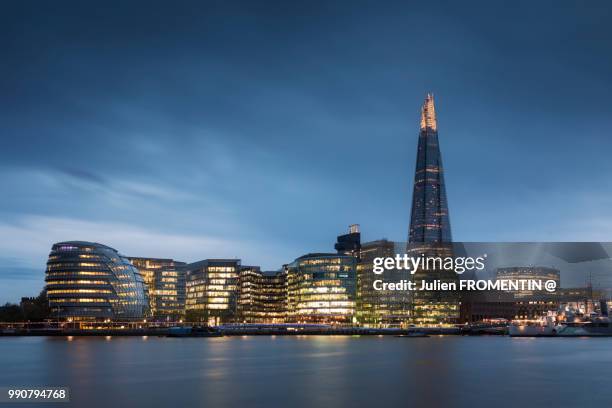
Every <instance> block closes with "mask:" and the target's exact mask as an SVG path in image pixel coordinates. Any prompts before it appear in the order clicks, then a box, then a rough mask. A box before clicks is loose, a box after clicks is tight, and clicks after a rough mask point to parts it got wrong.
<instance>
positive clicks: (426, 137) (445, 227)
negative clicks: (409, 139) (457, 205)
mask: <svg viewBox="0 0 612 408" xmlns="http://www.w3.org/2000/svg"><path fill="white" fill-rule="evenodd" d="M408 241H409V242H426V243H434V242H451V241H452V238H451V227H450V220H449V215H448V203H447V201H446V187H445V184H444V168H443V167H442V154H441V153H440V145H439V143H438V123H437V119H436V111H435V107H434V99H433V95H430V94H428V95H427V97H426V98H425V103H424V104H423V107H422V108H421V130H420V132H419V146H418V150H417V159H416V169H415V173H414V189H413V192H412V211H411V216H410V232H409V236H408Z"/></svg>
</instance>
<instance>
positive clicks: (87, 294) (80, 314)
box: [45, 241, 149, 321]
mask: <svg viewBox="0 0 612 408" xmlns="http://www.w3.org/2000/svg"><path fill="white" fill-rule="evenodd" d="M45 281H46V289H47V296H48V298H49V306H50V308H51V317H52V318H58V319H63V320H74V321H82V320H107V319H110V320H114V321H123V320H136V319H143V318H145V317H147V315H148V311H149V300H148V293H147V289H146V286H145V283H144V280H143V278H142V276H141V274H140V272H139V271H138V269H136V268H135V267H134V266H132V264H131V263H130V261H128V260H127V259H126V258H124V257H123V256H121V255H120V254H119V253H118V252H117V251H116V250H114V249H113V248H110V247H107V246H105V245H102V244H98V243H94V242H83V241H70V242H60V243H57V244H54V245H53V247H52V248H51V253H50V254H49V260H48V261H47V271H46V277H45Z"/></svg>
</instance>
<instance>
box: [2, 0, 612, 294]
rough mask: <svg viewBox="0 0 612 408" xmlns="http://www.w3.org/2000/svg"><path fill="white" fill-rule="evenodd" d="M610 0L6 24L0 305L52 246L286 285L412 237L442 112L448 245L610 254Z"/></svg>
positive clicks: (21, 18)
mask: <svg viewBox="0 0 612 408" xmlns="http://www.w3.org/2000/svg"><path fill="white" fill-rule="evenodd" d="M611 20H612V5H611V4H610V3H609V2H605V1H589V2H588V4H587V3H584V2H565V1H541V2H532V1H516V2H490V1H483V2H470V1H468V2H451V1H449V2H436V1H419V2H406V1H402V2H397V3H396V2H380V1H368V2H364V1H350V2H349V1H308V2H286V1H285V2H268V1H245V2H235V1H224V2H221V1H218V2H217V1H210V2H208V1H198V2H183V1H176V2H155V1H147V2H137V1H130V2H119V1H110V2H96V3H92V2H77V1H75V2H69V1H59V2H34V1H23V2H17V1H13V2H8V3H5V4H4V5H3V11H2V13H0V50H1V51H2V57H1V58H0V303H1V302H4V301H17V300H18V299H19V298H20V297H21V296H31V295H35V294H36V293H38V292H39V291H40V289H42V287H43V285H44V270H45V262H46V258H47V256H48V253H49V250H50V248H51V245H52V244H53V243H54V242H59V241H67V240H89V241H96V242H100V243H103V244H106V245H109V246H112V247H114V248H116V249H117V250H119V251H120V252H121V253H123V254H125V255H130V256H150V257H169V258H174V259H178V260H182V261H186V262H192V261H196V260H200V259H205V258H221V257H232V258H233V257H237V258H241V259H242V262H243V264H251V265H253V264H254V265H261V266H262V268H263V269H267V270H275V269H278V268H280V267H281V265H282V264H284V263H288V262H290V261H292V260H293V259H295V258H296V257H298V256H300V255H302V254H305V253H308V252H317V251H330V250H333V244H334V241H335V238H336V236H337V235H338V234H340V233H343V232H345V231H346V230H347V227H348V225H349V224H353V223H359V224H360V225H361V230H362V239H363V240H364V241H368V240H374V239H380V238H388V239H391V240H397V241H402V240H405V239H406V237H407V234H408V224H409V213H410V200H411V194H412V181H413V173H414V166H415V158H416V146H417V138H418V130H419V129H418V126H419V110H420V105H421V104H422V102H423V99H424V97H425V95H426V93H427V92H432V93H433V94H434V96H435V99H436V110H437V114H438V130H439V138H440V147H441V150H442V156H443V161H444V166H445V172H446V175H445V177H446V187H447V196H448V201H449V208H450V217H451V226H452V232H453V238H454V240H455V241H479V242H484V241H610V231H611V229H612V215H611V214H610V208H611V207H612V188H611V187H612V186H611V184H612V178H611V177H610V175H611V174H612V160H610V152H612V103H611V100H610V98H611V95H612V25H610V24H609V21H611Z"/></svg>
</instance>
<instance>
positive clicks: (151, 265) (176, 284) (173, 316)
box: [128, 257, 185, 321]
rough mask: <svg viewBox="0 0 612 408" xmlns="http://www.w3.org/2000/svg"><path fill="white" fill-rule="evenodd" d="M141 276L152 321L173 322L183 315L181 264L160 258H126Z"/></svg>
mask: <svg viewBox="0 0 612 408" xmlns="http://www.w3.org/2000/svg"><path fill="white" fill-rule="evenodd" d="M128 259H129V260H130V262H131V263H132V265H134V266H135V267H136V268H137V269H138V270H139V271H140V273H141V274H142V276H143V278H144V282H145V284H146V285H147V288H148V291H149V308H150V309H151V315H152V317H153V318H154V319H158V320H168V321H175V320H179V319H181V318H182V317H184V315H185V271H184V270H183V269H182V268H181V266H183V265H184V263H183V262H177V261H175V260H173V259H161V258H136V257H129V258H128Z"/></svg>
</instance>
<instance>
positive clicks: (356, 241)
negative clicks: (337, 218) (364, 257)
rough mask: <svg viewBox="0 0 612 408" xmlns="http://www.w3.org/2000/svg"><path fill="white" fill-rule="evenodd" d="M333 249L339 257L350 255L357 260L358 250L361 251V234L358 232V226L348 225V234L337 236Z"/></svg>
mask: <svg viewBox="0 0 612 408" xmlns="http://www.w3.org/2000/svg"><path fill="white" fill-rule="evenodd" d="M334 249H335V250H336V251H338V254H340V255H352V256H354V257H357V258H358V257H359V250H360V249H361V232H359V224H353V225H350V226H349V232H348V234H344V235H338V239H337V241H336V245H334Z"/></svg>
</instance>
